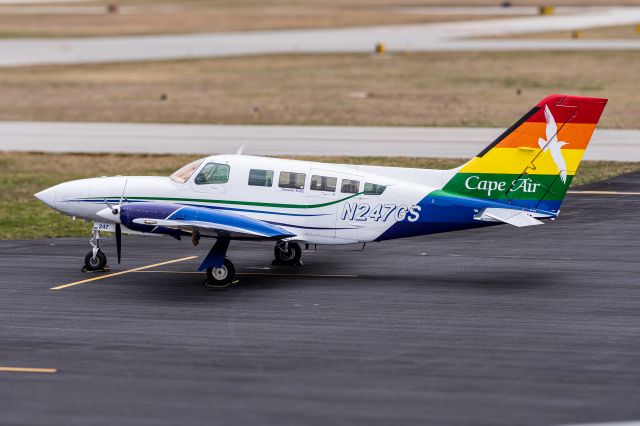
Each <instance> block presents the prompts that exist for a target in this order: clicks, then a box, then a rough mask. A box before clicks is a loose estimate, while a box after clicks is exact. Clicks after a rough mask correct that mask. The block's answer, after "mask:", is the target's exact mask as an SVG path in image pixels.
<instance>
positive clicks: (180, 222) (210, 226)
mask: <svg viewBox="0 0 640 426" xmlns="http://www.w3.org/2000/svg"><path fill="white" fill-rule="evenodd" d="M120 217H121V221H122V224H123V225H125V226H126V227H127V228H130V229H133V230H137V231H141V232H151V233H169V234H171V233H172V232H171V231H174V232H173V233H175V231H183V232H187V233H195V232H197V233H198V234H200V235H201V236H206V237H220V236H226V237H229V238H231V239H241V238H257V239H282V238H291V237H294V236H295V234H293V233H291V232H289V231H287V230H286V229H284V228H281V227H279V226H275V225H272V224H270V223H267V222H264V221H262V220H258V219H252V218H249V217H246V216H242V215H239V214H237V213H232V212H226V211H222V210H217V209H213V208H207V207H196V206H180V205H177V204H157V203H134V204H126V205H124V206H123V207H122V212H121V215H120Z"/></svg>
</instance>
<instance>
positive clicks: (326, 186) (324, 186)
mask: <svg viewBox="0 0 640 426" xmlns="http://www.w3.org/2000/svg"><path fill="white" fill-rule="evenodd" d="M337 184H338V178H334V177H327V176H318V175H313V176H311V189H312V190H314V191H329V192H335V191H336V185H337Z"/></svg>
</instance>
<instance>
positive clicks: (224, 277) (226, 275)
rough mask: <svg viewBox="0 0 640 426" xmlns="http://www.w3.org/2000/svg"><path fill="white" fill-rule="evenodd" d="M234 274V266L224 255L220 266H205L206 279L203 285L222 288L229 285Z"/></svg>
mask: <svg viewBox="0 0 640 426" xmlns="http://www.w3.org/2000/svg"><path fill="white" fill-rule="evenodd" d="M235 276H236V268H235V266H233V263H232V262H231V261H230V260H229V259H227V258H226V257H225V259H224V260H223V261H222V266H221V267H220V268H215V270H214V268H207V280H206V281H205V282H204V286H205V287H208V288H212V289H215V288H224V287H228V286H229V285H231V283H232V282H233V279H234V278H235Z"/></svg>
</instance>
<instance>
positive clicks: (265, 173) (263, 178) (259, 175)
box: [249, 169, 273, 187]
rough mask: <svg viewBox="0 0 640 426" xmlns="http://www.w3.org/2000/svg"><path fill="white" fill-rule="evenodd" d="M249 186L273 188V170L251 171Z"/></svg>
mask: <svg viewBox="0 0 640 426" xmlns="http://www.w3.org/2000/svg"><path fill="white" fill-rule="evenodd" d="M249 185H251V186H269V187H270V186H272V185H273V170H260V169H251V170H249Z"/></svg>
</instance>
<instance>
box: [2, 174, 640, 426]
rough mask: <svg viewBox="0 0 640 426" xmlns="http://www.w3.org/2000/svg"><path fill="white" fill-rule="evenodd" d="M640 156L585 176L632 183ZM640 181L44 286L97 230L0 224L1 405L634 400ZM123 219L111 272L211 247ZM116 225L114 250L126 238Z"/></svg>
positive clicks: (298, 413)
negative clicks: (8, 230)
mask: <svg viewBox="0 0 640 426" xmlns="http://www.w3.org/2000/svg"><path fill="white" fill-rule="evenodd" d="M638 179H640V178H639V177H638V175H635V176H631V177H625V178H623V179H617V180H615V181H613V183H612V182H610V183H608V184H604V185H594V186H591V187H590V189H591V190H598V189H602V188H609V189H611V188H612V185H614V186H613V187H615V188H616V190H618V191H622V192H625V191H629V190H630V189H634V188H635V190H636V191H637V182H638ZM638 200H639V198H638V196H627V195H615V196H596V195H581V194H570V195H569V196H568V198H567V200H566V202H565V205H564V206H563V213H562V214H561V216H560V218H559V220H557V221H556V222H554V223H549V224H545V225H544V226H539V227H533V229H531V228H522V229H516V228H509V227H506V226H503V227H494V228H486V229H482V230H476V231H470V232H466V233H457V234H456V233H452V234H442V235H436V236H432V237H419V238H414V239H408V240H399V241H393V242H386V243H379V244H369V245H367V247H366V249H365V250H364V251H335V250H318V251H306V252H305V253H304V257H303V260H304V262H305V265H304V266H303V267H299V268H285V267H273V266H270V260H271V256H272V253H271V249H272V247H271V245H270V244H262V243H243V244H241V243H234V244H232V246H231V249H230V253H229V256H230V257H231V258H232V259H233V260H234V262H235V263H236V265H237V268H238V271H239V272H240V275H239V283H238V285H236V286H234V287H233V288H232V289H231V290H230V291H226V292H208V291H206V290H205V289H204V288H203V287H202V286H201V285H200V283H201V280H202V277H201V276H200V275H199V274H192V272H193V271H194V270H195V268H196V267H197V265H198V259H191V260H185V261H180V262H174V263H171V264H166V265H163V266H157V267H151V268H148V269H145V270H140V271H138V272H126V273H123V274H121V275H117V276H112V277H107V278H105V279H101V280H96V281H90V282H85V283H82V284H78V285H74V286H70V287H66V288H62V289H59V290H50V289H51V288H53V287H56V286H60V285H64V284H67V283H72V282H75V281H78V280H82V279H86V278H92V277H93V276H92V275H85V274H82V273H81V272H80V266H81V263H82V257H83V255H84V254H85V252H86V251H87V249H88V247H89V246H88V244H87V240H86V239H80V238H68V239H45V240H35V241H2V242H0V271H1V272H2V278H0V306H1V308H2V309H0V348H1V350H0V368H1V367H4V368H7V367H14V368H15V367H21V368H46V369H55V370H56V371H55V372H41V373H37V372H18V371H14V372H11V371H2V370H1V369H0V380H2V383H3V386H0V412H1V413H2V422H3V423H6V424H65V425H69V424H96V425H101V424H104V425H112V424H154V425H159V424H167V425H168V424H177V423H189V424H207V425H209V424H241V425H242V424H247V425H248V424H262V425H271V424H273V425H289V424H291V425H301V424H329V423H330V424H345V425H346V424H349V425H353V424H367V425H371V424H374V425H375V424H380V425H383V424H385V425H387V424H455V425H464V424H473V425H515V424H517V425H541V424H543V425H554V424H570V423H591V422H609V421H624V420H638V419H640V394H639V393H638V392H637V390H638V388H639V386H640V370H638V368H637V366H638V365H639V364H640V327H639V326H638V324H639V320H640V314H639V312H640V311H639V310H638V303H639V301H640V284H639V282H638V276H640V262H638V253H639V252H640V243H639V241H640V228H639V227H638V226H637V219H638V213H637V206H638ZM202 245H205V246H206V245H207V244H201V246H199V247H196V248H194V247H193V246H191V244H190V242H187V241H182V242H177V241H173V240H168V239H167V240H165V239H161V238H158V239H156V238H149V237H147V238H133V237H125V238H124V250H123V254H124V261H123V263H122V265H117V264H114V263H113V261H112V262H111V263H112V265H111V266H112V272H124V271H128V270H130V269H132V268H136V267H141V266H145V265H152V264H155V263H159V262H165V261H169V260H175V259H180V258H184V257H188V256H200V257H201V256H202V255H204V253H205V251H206V247H202ZM113 246H114V244H113V241H112V240H107V241H106V248H105V250H106V252H107V254H108V255H109V256H110V257H111V260H113V259H114V257H115V254H114V252H115V249H114V247H113Z"/></svg>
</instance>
